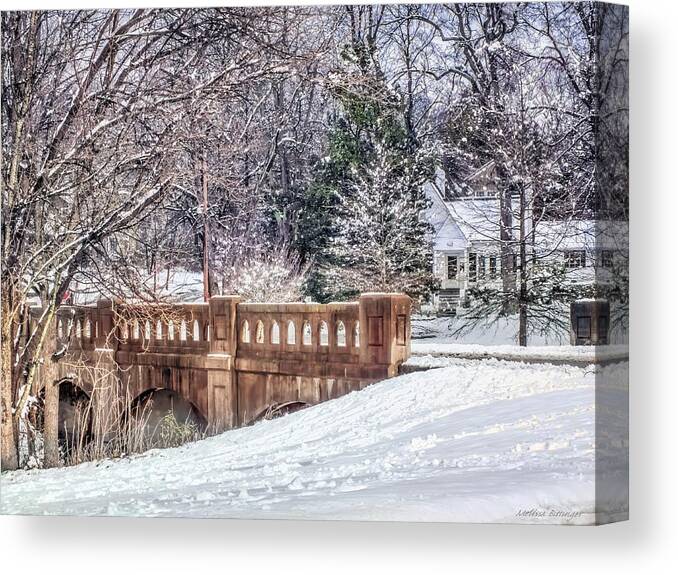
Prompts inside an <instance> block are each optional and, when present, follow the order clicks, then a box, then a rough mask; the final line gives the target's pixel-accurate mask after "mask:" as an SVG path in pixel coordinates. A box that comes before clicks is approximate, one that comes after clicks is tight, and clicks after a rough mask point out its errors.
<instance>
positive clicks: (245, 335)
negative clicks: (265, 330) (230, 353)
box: [240, 320, 250, 343]
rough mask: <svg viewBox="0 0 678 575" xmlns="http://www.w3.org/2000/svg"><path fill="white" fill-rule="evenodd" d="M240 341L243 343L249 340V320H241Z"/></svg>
mask: <svg viewBox="0 0 678 575" xmlns="http://www.w3.org/2000/svg"><path fill="white" fill-rule="evenodd" d="M240 341H242V342H243V343H249V342H250V322H248V321H247V320H245V321H243V322H242V325H241V326H240Z"/></svg>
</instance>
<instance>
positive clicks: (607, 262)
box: [600, 250, 614, 269]
mask: <svg viewBox="0 0 678 575" xmlns="http://www.w3.org/2000/svg"><path fill="white" fill-rule="evenodd" d="M613 261H614V256H613V254H612V250H603V251H602V252H600V265H601V266H602V267H604V268H607V269H610V268H611V267H612V264H613Z"/></svg>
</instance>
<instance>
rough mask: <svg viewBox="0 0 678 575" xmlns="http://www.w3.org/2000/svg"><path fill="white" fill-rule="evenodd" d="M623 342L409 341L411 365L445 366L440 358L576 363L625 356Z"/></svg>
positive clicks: (627, 353) (627, 354) (625, 351)
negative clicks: (493, 343) (568, 343)
mask: <svg viewBox="0 0 678 575" xmlns="http://www.w3.org/2000/svg"><path fill="white" fill-rule="evenodd" d="M628 356H629V348H628V346H626V345H601V346H583V345H582V346H571V345H543V346H540V345H532V346H529V347H520V346H518V345H477V344H465V343H430V342H429V341H427V340H415V341H413V342H412V357H411V358H410V360H409V361H408V364H411V365H422V366H423V365H426V366H429V367H440V366H442V365H446V363H445V362H442V363H441V362H439V361H438V359H439V358H445V357H454V358H462V359H482V358H495V359H504V360H507V361H521V360H524V361H541V362H553V361H555V362H576V363H587V362H588V363H597V362H600V361H611V360H621V359H628Z"/></svg>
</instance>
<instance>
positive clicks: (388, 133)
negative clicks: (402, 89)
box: [320, 51, 435, 298]
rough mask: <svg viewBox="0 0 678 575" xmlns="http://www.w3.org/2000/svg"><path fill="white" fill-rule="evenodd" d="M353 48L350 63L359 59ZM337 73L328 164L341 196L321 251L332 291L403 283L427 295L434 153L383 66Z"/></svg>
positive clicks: (341, 293) (328, 176) (331, 184)
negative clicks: (337, 106) (338, 109)
mask: <svg viewBox="0 0 678 575" xmlns="http://www.w3.org/2000/svg"><path fill="white" fill-rule="evenodd" d="M353 53H354V52H352V51H347V52H346V53H345V57H346V60H347V65H349V66H350V65H351V63H352V62H360V61H361V60H360V59H358V58H354V59H352V58H351V54H353ZM356 69H357V71H356V72H354V73H346V74H340V75H336V76H335V77H334V78H333V81H334V93H335V95H336V97H337V98H338V100H339V102H340V103H341V106H342V109H343V112H344V114H343V116H342V117H341V119H340V120H339V121H338V122H337V124H336V127H335V129H334V130H333V133H332V135H331V144H330V154H329V157H328V158H326V159H325V161H324V165H323V167H322V175H323V176H324V177H325V180H324V184H325V186H326V188H327V189H332V190H333V191H334V195H335V198H336V205H335V208H334V209H335V214H334V223H333V229H332V234H331V239H330V240H329V241H327V242H326V247H325V248H324V249H323V250H322V252H321V258H322V261H321V262H320V264H321V265H320V268H321V270H322V281H323V282H324V287H325V288H326V289H327V292H328V293H329V295H331V296H333V297H335V298H337V297H339V298H343V297H351V296H354V295H355V294H357V293H360V292H364V291H403V292H405V293H408V294H409V295H411V296H412V297H423V296H425V295H426V294H428V293H430V291H431V290H432V289H433V287H434V285H435V281H434V277H433V274H432V269H433V266H432V247H431V240H430V236H429V233H430V231H431V229H430V227H429V225H428V224H427V223H425V222H423V221H422V220H421V218H420V214H421V211H422V210H424V209H425V208H426V207H427V200H426V197H425V195H424V192H423V185H424V184H425V183H426V181H428V180H429V179H430V178H431V177H432V174H433V168H434V154H433V151H432V149H431V148H430V147H427V146H425V145H422V144H421V143H419V142H417V141H416V138H414V137H413V135H412V134H411V133H410V132H409V131H408V130H407V128H406V122H405V117H404V111H403V105H402V98H401V97H400V96H399V94H398V93H397V92H395V91H394V90H392V89H391V88H390V87H389V86H388V85H387V84H386V82H385V80H384V78H383V76H382V75H381V74H380V73H379V71H378V70H375V69H374V68H370V67H366V66H364V65H357V66H356Z"/></svg>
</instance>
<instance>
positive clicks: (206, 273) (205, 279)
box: [202, 154, 210, 301]
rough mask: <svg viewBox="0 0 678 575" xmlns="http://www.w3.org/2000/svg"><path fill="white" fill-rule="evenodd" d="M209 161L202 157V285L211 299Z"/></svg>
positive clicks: (207, 297) (207, 296)
mask: <svg viewBox="0 0 678 575" xmlns="http://www.w3.org/2000/svg"><path fill="white" fill-rule="evenodd" d="M207 208H208V202H207V160H206V159H205V155H204V154H203V157H202V213H203V226H204V227H203V245H202V284H203V298H204V300H205V301H208V300H209V299H210V266H209V262H210V258H209V245H210V244H209V241H210V240H209V218H208V215H207Z"/></svg>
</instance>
